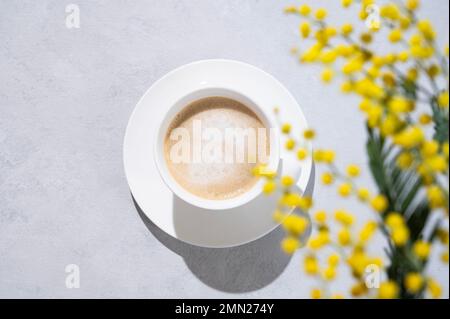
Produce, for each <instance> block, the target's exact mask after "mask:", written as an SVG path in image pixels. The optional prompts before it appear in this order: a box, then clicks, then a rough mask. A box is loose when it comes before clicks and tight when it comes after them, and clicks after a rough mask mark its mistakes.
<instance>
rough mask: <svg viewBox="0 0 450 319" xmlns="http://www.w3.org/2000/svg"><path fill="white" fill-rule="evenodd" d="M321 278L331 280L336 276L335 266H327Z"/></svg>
mask: <svg viewBox="0 0 450 319" xmlns="http://www.w3.org/2000/svg"><path fill="white" fill-rule="evenodd" d="M322 277H323V279H325V280H328V281H330V280H333V279H334V278H336V268H334V267H327V268H326V269H325V270H324V271H323V274H322Z"/></svg>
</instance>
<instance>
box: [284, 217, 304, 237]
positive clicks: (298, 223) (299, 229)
mask: <svg viewBox="0 0 450 319" xmlns="http://www.w3.org/2000/svg"><path fill="white" fill-rule="evenodd" d="M308 225H309V223H308V220H307V219H306V218H304V217H302V216H299V215H295V214H291V215H289V216H287V217H286V218H285V219H284V221H283V228H284V229H285V230H286V231H287V232H289V233H290V234H293V235H295V236H298V235H301V234H303V233H304V232H305V230H306V229H307V228H308Z"/></svg>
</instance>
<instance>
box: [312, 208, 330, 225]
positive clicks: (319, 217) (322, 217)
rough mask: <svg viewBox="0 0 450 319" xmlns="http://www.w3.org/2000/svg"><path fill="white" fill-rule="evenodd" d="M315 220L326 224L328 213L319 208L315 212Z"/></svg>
mask: <svg viewBox="0 0 450 319" xmlns="http://www.w3.org/2000/svg"><path fill="white" fill-rule="evenodd" d="M314 220H315V221H316V222H317V223H319V224H324V223H325V222H326V221H327V213H326V212H325V211H324V210H319V211H317V212H316V213H315V214H314Z"/></svg>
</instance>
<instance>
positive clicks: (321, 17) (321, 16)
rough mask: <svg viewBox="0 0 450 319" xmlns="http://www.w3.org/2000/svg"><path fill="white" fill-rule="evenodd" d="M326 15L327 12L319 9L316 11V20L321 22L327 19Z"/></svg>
mask: <svg viewBox="0 0 450 319" xmlns="http://www.w3.org/2000/svg"><path fill="white" fill-rule="evenodd" d="M327 14H328V12H327V10H325V9H324V8H320V9H318V10H317V11H316V19H317V20H320V21H322V20H324V19H325V18H326V17H327Z"/></svg>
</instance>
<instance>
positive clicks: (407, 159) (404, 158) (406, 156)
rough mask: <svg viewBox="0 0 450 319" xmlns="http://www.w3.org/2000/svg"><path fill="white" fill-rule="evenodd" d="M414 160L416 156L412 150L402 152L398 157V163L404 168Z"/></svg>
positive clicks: (409, 165)
mask: <svg viewBox="0 0 450 319" xmlns="http://www.w3.org/2000/svg"><path fill="white" fill-rule="evenodd" d="M413 162H414V157H413V155H412V154H411V153H410V152H402V153H401V154H400V155H399V156H398V157H397V165H398V166H399V167H400V168H402V169H408V168H410V167H411V165H412V163H413Z"/></svg>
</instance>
